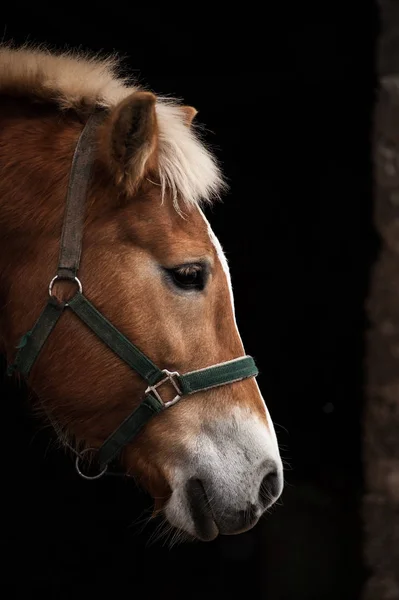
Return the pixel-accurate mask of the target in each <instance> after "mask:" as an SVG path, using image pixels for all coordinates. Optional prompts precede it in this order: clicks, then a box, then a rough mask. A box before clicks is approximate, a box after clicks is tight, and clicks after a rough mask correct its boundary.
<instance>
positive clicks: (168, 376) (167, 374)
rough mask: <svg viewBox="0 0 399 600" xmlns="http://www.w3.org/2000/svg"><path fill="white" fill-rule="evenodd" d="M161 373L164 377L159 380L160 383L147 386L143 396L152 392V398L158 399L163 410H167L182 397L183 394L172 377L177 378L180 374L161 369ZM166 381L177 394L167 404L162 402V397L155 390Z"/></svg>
mask: <svg viewBox="0 0 399 600" xmlns="http://www.w3.org/2000/svg"><path fill="white" fill-rule="evenodd" d="M162 373H165V377H164V378H163V379H161V381H158V383H155V384H154V385H149V386H148V388H147V389H146V391H145V395H147V394H149V393H150V392H152V393H153V394H154V396H155V397H156V398H158V400H159V401H160V402H161V403H162V404H163V405H164V408H168V406H172V405H173V404H176V402H178V401H179V400H180V398H181V397H182V395H183V392H182V391H181V389H180V388H179V386H178V385H177V383H176V381H175V380H174V379H173V378H174V377H179V376H180V373H178V372H177V371H168V369H162ZM167 381H169V382H170V383H171V384H172V385H173V387H174V388H175V390H176V392H177V394H176V396H175V397H174V398H172V400H169V402H164V401H163V400H162V397H161V396H160V394H159V392H158V390H157V388H159V386H161V385H163V384H164V383H166V382H167Z"/></svg>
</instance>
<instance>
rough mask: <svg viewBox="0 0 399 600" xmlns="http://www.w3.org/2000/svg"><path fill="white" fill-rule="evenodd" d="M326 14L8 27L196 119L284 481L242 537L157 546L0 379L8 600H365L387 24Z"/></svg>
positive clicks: (120, 18) (127, 503) (58, 16)
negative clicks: (366, 475)
mask: <svg viewBox="0 0 399 600" xmlns="http://www.w3.org/2000/svg"><path fill="white" fill-rule="evenodd" d="M269 4H270V3H269ZM319 4H323V9H322V12H321V9H320V8H319V9H318V12H317V11H316V12H315V9H314V8H313V7H312V10H310V9H309V11H308V14H306V11H305V9H304V7H303V6H302V7H301V10H300V11H299V10H295V9H294V8H293V6H291V5H288V4H286V3H281V4H280V8H279V9H277V8H273V9H271V8H270V6H271V4H270V6H269V5H268V6H264V7H263V8H262V11H264V12H263V14H261V11H260V6H261V5H250V4H248V5H245V6H244V5H241V6H238V5H237V6H236V8H235V9H234V7H233V8H232V7H230V6H229V8H228V10H227V8H226V9H225V10H224V14H223V12H222V13H221V14H220V15H216V14H215V11H216V9H215V7H211V8H207V7H205V6H201V7H197V6H185V7H184V9H183V8H182V9H181V10H178V11H177V14H176V15H172V14H171V12H170V10H169V9H170V8H171V7H169V6H168V7H166V8H165V9H164V10H163V13H162V12H160V9H159V8H158V7H156V6H154V7H148V9H149V10H148V11H147V12H146V14H145V15H144V14H143V15H142V14H141V13H139V11H138V10H137V7H134V6H129V7H127V6H126V7H124V6H123V5H121V7H119V8H118V7H117V6H115V7H110V6H109V7H108V11H109V18H107V19H104V16H105V17H107V14H105V15H104V14H103V18H102V19H101V21H100V19H98V18H97V17H98V13H99V12H102V11H100V9H99V6H97V7H96V10H94V11H93V12H92V13H90V11H88V16H87V15H86V17H85V18H83V15H80V14H78V13H77V12H76V10H72V9H70V8H69V9H67V7H66V6H63V7H54V6H53V9H52V11H53V13H51V12H48V13H47V16H46V17H44V16H43V18H39V16H38V14H37V11H36V10H32V9H30V10H31V13H29V14H28V13H27V12H26V9H24V10H23V11H22V9H21V11H20V12H21V14H20V15H12V16H9V17H7V15H3V16H4V19H3V23H2V30H3V34H4V40H6V41H8V40H10V39H14V41H15V42H16V43H21V42H24V41H27V40H28V41H31V42H44V43H46V44H47V45H49V46H50V47H55V48H64V47H75V48H76V47H80V48H82V49H91V50H94V51H98V50H101V51H105V52H110V51H117V52H118V53H121V54H122V55H124V56H125V57H126V58H125V65H126V67H127V68H128V69H129V70H130V71H132V70H133V72H134V73H135V75H136V77H137V78H138V80H139V81H140V82H141V83H143V84H145V85H146V86H148V87H150V88H151V89H153V90H154V91H155V92H157V93H167V94H171V95H175V96H178V97H181V98H184V101H185V103H186V104H191V105H193V106H195V107H196V108H197V109H198V110H199V113H198V117H197V119H198V120H199V121H200V122H201V123H203V124H204V125H205V126H206V128H207V133H206V138H207V141H208V142H209V143H210V144H212V145H213V147H214V149H215V151H216V153H217V155H218V157H219V158H220V160H221V162H222V164H223V168H224V171H225V173H226V175H227V177H228V179H229V183H230V192H229V193H228V194H226V196H225V197H224V201H223V203H222V204H218V205H216V206H215V207H214V208H213V209H212V210H210V211H208V218H209V219H210V221H211V224H212V226H213V228H214V231H215V232H216V234H217V235H218V237H219V239H220V241H221V243H222V245H223V247H224V249H225V251H226V254H227V257H228V260H229V263H230V268H231V272H232V279H233V287H234V292H235V299H236V313H237V320H238V324H239V327H240V331H241V334H242V337H243V340H244V343H245V346H246V349H247V351H248V352H249V353H250V354H252V355H254V356H255V358H256V360H257V363H258V365H259V366H260V369H261V374H260V376H259V383H260V385H261V388H262V391H263V394H264V396H265V398H266V400H267V403H268V407H269V410H270V411H271V414H272V417H273V419H274V421H275V423H276V432H277V435H278V438H279V442H280V445H281V451H282V456H283V459H284V462H285V466H286V474H285V475H286V488H285V491H284V494H283V496H282V498H281V501H280V502H279V504H278V506H276V507H275V508H274V509H273V510H272V514H270V515H268V516H267V517H265V519H263V520H262V522H261V523H260V524H258V525H257V526H256V528H255V529H254V530H252V531H251V532H248V533H246V534H243V535H241V536H237V537H225V538H219V539H217V540H216V541H215V542H212V543H208V544H204V543H193V544H189V545H187V544H185V545H183V546H179V547H175V548H173V549H172V550H169V549H168V547H167V546H166V545H163V543H162V540H161V541H160V542H155V543H152V544H150V545H149V544H148V541H149V538H150V536H151V534H152V533H153V531H154V529H155V527H154V526H152V525H149V526H148V527H146V528H145V529H144V530H143V531H142V532H140V526H139V524H140V519H142V518H143V511H144V510H146V509H148V507H149V506H150V501H149V499H148V498H147V496H146V495H145V494H144V493H143V492H140V491H138V490H137V489H135V488H134V486H133V484H132V483H130V482H125V481H122V480H119V479H113V478H109V479H105V480H101V481H98V482H95V483H94V482H91V483H88V482H85V481H83V480H80V479H79V478H78V477H77V476H76V474H75V472H74V469H73V465H72V464H71V462H70V460H69V459H68V458H67V457H65V456H64V455H63V453H62V452H60V451H57V449H56V447H55V446H54V444H53V443H52V439H53V438H52V433H51V431H43V430H42V428H41V426H40V424H38V423H37V422H36V421H35V420H34V418H33V417H32V415H31V414H30V411H29V408H28V405H27V403H26V398H25V394H24V391H23V390H17V389H15V388H14V387H13V385H12V384H11V383H10V381H8V380H7V379H6V378H1V382H2V383H1V388H0V392H1V397H2V398H1V406H2V408H1V423H2V426H1V430H2V435H1V445H2V478H1V481H2V484H1V489H2V493H1V497H2V501H3V502H2V504H3V510H2V513H1V514H2V525H1V529H2V534H1V540H2V544H3V545H4V548H3V559H2V561H1V563H0V564H1V565H2V566H1V570H2V571H3V574H2V577H1V579H0V581H1V583H0V586H2V587H3V588H4V590H2V592H3V591H4V592H5V597H8V598H18V599H19V598H31V597H32V598H36V597H41V598H44V597H45V598H47V597H48V598H56V599H57V600H61V599H64V598H68V599H70V598H77V597H81V596H82V597H83V596H85V597H86V598H103V597H108V596H110V597H112V596H116V595H119V594H122V593H123V594H124V595H126V597H143V595H144V594H146V595H149V596H150V597H151V598H152V597H153V596H154V597H155V596H156V595H158V594H162V597H166V598H169V597H193V598H202V597H208V598H219V597H222V598H224V597H230V598H241V597H242V596H243V594H252V595H253V596H254V597H256V598H268V599H270V600H286V599H287V600H291V599H294V598H295V600H301V599H306V600H308V599H315V600H324V599H325V600H329V599H334V600H338V599H339V600H345V599H348V600H349V599H350V600H355V599H356V598H358V597H359V593H360V589H361V585H362V581H363V580H364V577H365V576H366V575H367V573H366V572H365V569H364V567H363V563H362V530H361V520H360V512H359V508H360V501H361V494H362V464H361V414H362V404H363V401H364V399H363V382H364V372H363V366H362V360H363V353H364V334H365V330H366V328H367V322H366V319H365V314H364V302H365V297H366V294H367V284H368V276H369V270H370V266H371V264H372V260H373V258H374V256H375V254H376V250H377V242H376V238H375V234H374V232H373V228H372V164H371V141H370V136H371V126H372V110H373V103H374V100H375V90H376V75H375V51H376V38H377V33H378V23H379V21H378V18H379V17H378V12H377V9H376V7H375V6H374V5H373V4H371V3H368V2H366V1H364V2H362V3H361V4H359V6H356V4H355V3H344V4H342V5H340V3H339V2H334V3H331V4H330V3H328V2H326V3H319ZM226 6H227V5H226ZM142 9H143V7H141V10H142ZM81 10H82V9H81ZM221 10H222V9H221ZM49 11H50V9H49ZM22 13H23V15H22ZM90 14H91V16H90ZM22 16H23V19H22ZM3 379H4V381H3Z"/></svg>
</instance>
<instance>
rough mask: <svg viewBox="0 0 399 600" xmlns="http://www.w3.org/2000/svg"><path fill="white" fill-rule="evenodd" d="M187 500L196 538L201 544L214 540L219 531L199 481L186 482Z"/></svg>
mask: <svg viewBox="0 0 399 600" xmlns="http://www.w3.org/2000/svg"><path fill="white" fill-rule="evenodd" d="M187 499H188V502H189V507H190V513H191V517H192V519H193V521H194V526H195V534H196V536H197V538H198V539H200V540H201V541H203V542H210V541H212V540H214V539H215V538H216V537H217V536H218V534H219V529H218V527H217V525H216V522H215V519H214V517H213V513H212V510H211V507H210V505H209V500H208V498H207V495H206V492H205V489H204V486H203V485H202V483H201V481H200V480H199V479H190V480H189V481H188V482H187Z"/></svg>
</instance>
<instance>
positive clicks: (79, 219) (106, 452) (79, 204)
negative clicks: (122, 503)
mask: <svg viewBox="0 0 399 600" xmlns="http://www.w3.org/2000/svg"><path fill="white" fill-rule="evenodd" d="M103 118H104V111H98V112H96V113H93V114H92V115H91V117H90V118H89V119H88V121H87V123H86V125H85V127H84V129H83V131H82V133H81V135H80V137H79V141H78V143H77V146H76V149H75V153H74V157H73V161H72V168H71V173H70V179H69V185H68V192H67V199H66V207H65V215H64V222H63V228H62V235H61V243H60V253H59V260H58V269H57V274H56V275H55V277H53V279H52V280H51V282H50V284H49V290H48V291H49V300H48V302H47V304H46V306H45V307H44V309H43V311H42V313H41V314H40V316H39V318H38V319H37V321H36V323H35V324H34V326H33V328H32V329H31V330H30V331H28V332H27V333H26V334H25V335H24V336H23V337H22V338H21V340H20V342H19V344H18V346H17V350H18V351H17V354H16V357H15V361H14V364H12V365H10V367H9V369H8V372H9V373H10V374H11V373H12V372H13V371H18V372H19V373H21V375H23V376H24V377H25V378H28V377H29V373H30V371H31V369H32V367H33V365H34V363H35V361H36V359H37V358H38V356H39V354H40V352H41V350H42V348H43V346H44V345H45V343H46V340H47V338H48V337H49V335H50V333H51V332H52V331H53V329H54V327H55V326H56V324H57V322H58V320H59V318H60V317H61V315H62V314H63V312H64V311H65V310H67V309H69V310H71V311H72V312H73V313H74V314H75V315H76V316H77V317H78V318H79V319H81V321H83V322H84V323H85V325H86V326H87V327H88V328H89V329H91V331H93V332H94V333H95V334H96V335H97V337H98V338H100V340H102V341H103V342H104V344H106V345H107V346H108V347H109V348H110V349H111V350H112V351H113V352H114V353H115V354H116V355H117V356H119V358H120V359H121V360H123V361H124V362H125V363H126V364H127V365H129V367H130V368H131V369H133V370H134V371H136V372H137V373H138V374H139V375H141V377H142V378H143V379H144V380H145V381H146V382H147V389H146V390H145V394H144V399H143V400H142V401H141V403H140V404H139V406H137V407H136V408H135V409H134V410H133V412H132V413H131V414H130V415H129V416H128V417H127V418H126V419H125V420H124V421H123V422H122V423H121V424H120V425H119V427H117V429H115V431H113V432H112V433H111V435H110V436H109V437H108V438H107V439H106V440H105V441H104V443H103V444H102V446H101V447H100V448H98V449H97V448H96V449H94V448H86V449H85V450H83V451H82V452H80V453H77V460H76V468H77V471H78V473H79V474H80V475H82V476H83V477H84V478H86V479H97V478H98V477H100V476H101V475H103V474H104V473H105V472H106V471H107V469H108V466H109V464H110V463H111V461H112V460H114V459H115V458H116V457H117V455H118V454H119V453H120V451H121V450H122V449H123V448H124V446H126V444H128V443H129V442H131V441H132V440H133V438H134V437H135V436H136V435H137V434H138V432H139V431H140V430H141V428H142V427H143V426H144V425H145V424H146V423H147V422H148V421H149V420H150V419H151V418H152V417H153V416H154V415H156V414H158V413H160V412H162V411H163V410H165V409H167V408H168V407H170V406H172V405H173V404H176V402H178V401H179V400H180V399H181V398H182V397H183V396H187V395H189V394H194V393H196V392H200V391H204V390H208V389H210V388H214V387H218V386H222V385H226V384H231V383H234V382H236V381H241V380H242V379H245V378H248V377H256V375H257V374H258V369H257V367H256V365H255V362H254V360H253V358H252V357H250V356H243V357H240V358H236V359H234V360H230V361H228V362H223V363H219V364H216V365H213V366H211V367H206V368H204V369H199V370H197V371H191V372H189V373H185V374H183V375H181V374H180V373H177V372H171V371H168V370H167V369H160V368H159V367H157V366H156V365H155V364H154V363H153V362H152V361H151V360H150V359H149V358H148V356H146V355H145V354H143V352H141V350H139V348H137V347H136V346H135V345H134V344H132V343H131V342H130V341H129V340H128V339H127V338H126V337H125V336H124V335H123V334H122V333H121V332H120V331H119V330H118V329H116V327H114V326H113V325H112V323H110V322H109V321H108V319H107V318H106V317H105V316H104V315H103V314H101V313H100V312H99V311H98V310H97V309H96V308H95V307H94V306H93V304H91V302H90V301H89V300H88V299H87V298H86V297H85V296H84V295H83V287H82V284H81V282H80V280H79V279H78V277H77V274H78V269H79V264H80V256H81V250H82V238H83V225H84V217H85V204H86V196H87V190H88V187H89V183H90V176H91V171H92V166H93V163H94V157H95V149H96V131H97V127H98V126H99V124H100V123H101V122H102V120H103ZM58 280H68V281H74V282H75V283H76V286H77V291H76V293H75V295H74V296H73V298H72V299H71V300H68V302H60V301H58V300H57V299H56V298H55V296H53V292H52V290H53V286H54V284H55V282H56V281H58ZM167 382H169V384H171V385H172V386H173V388H174V391H175V396H174V398H173V399H172V400H170V401H168V402H166V401H164V400H163V399H162V396H161V393H160V391H161V390H160V388H161V386H162V385H163V384H165V383H167ZM88 451H96V452H98V456H97V458H98V464H99V469H100V470H99V473H98V474H97V475H95V476H91V477H90V476H88V475H84V474H83V473H82V471H81V469H80V468H79V460H80V459H81V458H82V457H83V454H84V453H85V452H88Z"/></svg>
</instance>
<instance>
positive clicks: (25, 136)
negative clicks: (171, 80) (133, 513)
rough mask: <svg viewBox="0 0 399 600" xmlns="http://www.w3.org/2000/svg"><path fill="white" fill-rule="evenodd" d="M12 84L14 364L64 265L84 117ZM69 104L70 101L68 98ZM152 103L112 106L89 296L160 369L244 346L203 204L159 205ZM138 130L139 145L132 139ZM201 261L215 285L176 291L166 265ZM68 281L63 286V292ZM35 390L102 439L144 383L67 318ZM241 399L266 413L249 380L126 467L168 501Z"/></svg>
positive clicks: (94, 439)
mask: <svg viewBox="0 0 399 600" xmlns="http://www.w3.org/2000/svg"><path fill="white" fill-rule="evenodd" d="M17 59H18V57H16V59H15V60H17ZM94 71H95V70H94ZM95 72H96V71H95ZM97 76H99V77H100V75H99V74H98V73H97V75H96V77H97ZM93 77H94V75H93ZM0 78H1V70H0ZM100 79H101V77H100ZM9 83H10V82H9ZM65 85H67V84H66V83H65ZM68 85H69V84H68ZM99 86H100V82H99ZM0 89H1V84H0ZM4 90H5V91H6V92H7V94H5V95H4V96H3V97H2V98H1V99H0V245H1V247H0V308H1V310H0V332H1V338H0V343H1V350H2V351H3V352H4V353H5V355H6V357H7V360H8V361H9V362H12V361H13V359H14V356H15V346H16V344H17V342H18V340H19V338H20V337H21V335H23V334H24V333H25V332H26V331H27V330H29V329H30V328H31V327H32V325H33V323H34V322H35V320H36V319H37V317H38V315H39V313H40V311H41V310H42V308H43V306H44V304H45V302H46V300H47V286H48V283H49V281H50V279H51V278H52V277H53V275H54V273H55V269H56V265H57V256H58V248H59V240H60V233H61V226H62V218H63V210H64V202H65V193H66V189H67V184H68V176H69V171H70V165H71V159H72V155H73V152H74V149H75V145H76V142H77V139H78V136H79V134H80V132H81V130H82V123H81V118H80V115H79V114H78V113H77V112H75V111H74V110H66V111H65V112H64V113H63V114H62V113H60V112H59V108H58V107H57V106H56V105H52V104H46V103H44V104H42V105H38V104H37V103H33V102H32V101H31V99H29V98H18V99H15V98H11V97H9V94H10V93H11V92H16V91H20V92H22V91H23V92H24V94H25V95H27V93H28V91H29V90H32V92H33V94H34V95H37V93H38V90H37V87H35V86H34V85H33V81H32V79H29V78H28V81H27V82H26V88H23V87H20V88H18V90H17V89H15V87H14V88H12V86H11V84H10V85H9V86H8V87H7V86H6V85H5V83H4V81H3V91H4ZM69 90H70V88H69ZM71 97H72V95H71ZM64 104H65V103H64ZM72 107H73V103H69V104H68V106H67V108H68V109H72ZM152 107H153V99H152V97H151V96H150V95H148V94H147V95H145V94H141V95H140V94H139V95H138V94H137V93H133V95H131V94H129V96H128V97H127V98H121V103H120V104H117V106H116V107H115V108H114V109H113V110H112V111H111V113H110V117H109V119H108V121H107V124H106V126H105V130H103V131H102V132H101V136H102V137H101V139H99V145H100V149H101V150H100V153H99V156H98V160H97V162H96V166H95V173H94V180H93V184H92V187H91V190H90V193H89V196H88V210H87V218H86V223H85V233H84V242H83V253H82V263H81V270H80V275H79V276H80V279H81V281H82V283H83V288H84V293H85V294H86V295H87V297H88V298H89V299H90V300H91V301H92V302H93V303H94V304H95V305H96V306H97V307H98V309H99V310H100V311H102V312H103V314H104V315H105V316H106V317H108V318H109V319H110V320H111V321H112V323H113V324H114V325H115V326H116V327H117V328H119V329H120V330H121V331H122V332H123V333H124V334H125V335H126V336H127V337H128V338H130V339H131V340H132V341H133V342H134V343H135V344H137V345H138V346H139V347H140V348H141V349H142V350H143V351H144V352H145V353H147V354H148V356H149V357H150V358H151V359H152V360H153V361H154V362H155V363H156V364H157V365H159V366H160V367H161V368H165V367H166V368H168V369H171V370H178V371H180V372H186V371H189V370H192V369H196V368H201V367H205V366H209V365H211V364H214V363H217V362H220V361H224V360H229V359H232V358H236V357H238V356H241V355H243V353H244V352H243V348H242V344H241V341H240V338H239V336H238V334H237V332H236V329H235V325H234V316H233V312H232V307H231V304H230V301H229V290H228V286H227V282H226V278H225V276H224V273H223V270H222V267H221V264H220V262H219V260H218V258H217V255H216V251H215V248H214V246H213V245H212V243H211V241H210V239H209V236H208V233H207V229H206V224H205V222H204V221H203V219H202V218H201V216H200V214H199V212H198V209H197V207H196V206H191V207H187V210H186V218H185V219H182V218H181V216H179V214H178V212H176V210H175V206H174V203H173V200H172V198H171V195H170V194H166V195H165V197H164V198H163V202H161V191H160V188H159V187H158V186H156V185H153V183H151V182H150V181H148V180H147V179H146V178H144V179H143V177H142V176H143V173H144V171H145V165H146V161H147V160H148V157H149V156H151V155H152V153H153V151H154V149H155V147H156V143H157V135H158V134H157V126H156V120H155V118H154V115H153V112H152ZM64 108H65V107H64ZM129 132H130V133H129ZM99 135H100V134H99ZM131 135H132V136H133V140H134V148H129V146H128V143H129V142H128V139H130V137H131ZM106 140H108V157H109V159H108V160H107V159H106V158H105V156H106V154H104V152H106ZM133 150H134V151H133ZM150 150H151V151H150ZM140 153H142V156H141V157H140V159H139V160H138V158H137V154H138V155H140ZM154 156H156V153H155V155H154ZM137 160H138V162H137V163H136V162H135V161H137ZM132 161H133V162H134V163H135V166H134V167H133V168H131V165H132ZM127 163H129V165H130V166H129V168H128V171H129V177H132V176H133V177H134V180H135V185H134V186H133V188H134V197H133V195H132V193H130V196H129V193H127V200H128V201H127V202H123V203H121V202H120V190H118V188H117V187H116V186H115V185H114V179H115V173H119V175H123V173H125V171H126V164H127ZM132 174H134V175H132ZM138 181H139V182H140V184H139V185H136V183H137V182H138ZM128 192H129V188H128ZM125 194H126V190H125ZM204 258H206V259H207V260H209V261H210V264H211V265H212V272H211V276H210V280H209V283H208V286H207V288H206V290H205V291H204V293H202V294H200V295H198V297H195V299H194V298H193V297H188V296H187V295H185V294H181V293H180V294H179V293H177V292H176V291H175V290H174V289H172V288H171V287H170V286H169V285H168V284H167V282H166V281H165V279H164V278H163V276H162V271H161V267H162V266H164V267H171V266H174V265H178V264H181V263H184V262H187V261H189V260H199V259H204ZM57 289H58V292H57V293H58V294H60V295H62V293H63V292H62V289H63V288H62V287H60V286H58V288H57ZM29 387H30V389H31V390H32V391H33V393H34V394H35V397H36V398H37V400H36V402H37V405H40V406H41V407H43V408H44V411H45V414H47V415H49V416H51V417H52V418H53V419H55V420H56V422H57V423H59V425H60V426H61V427H62V428H63V429H65V431H66V432H67V434H68V435H70V436H73V437H74V438H75V439H76V441H77V442H78V443H83V444H84V445H89V446H99V445H100V444H101V443H102V442H103V440H104V439H105V437H107V436H108V435H109V434H110V433H111V431H112V430H113V429H114V428H115V427H116V426H118V425H119V423H120V422H121V421H122V420H123V419H124V418H125V417H126V416H127V415H128V414H129V413H130V412H131V411H132V409H133V408H134V406H135V405H136V404H137V402H138V401H139V398H140V397H141V396H142V393H143V391H144V389H145V384H144V382H143V381H142V380H141V379H140V377H139V376H138V375H137V374H136V373H134V372H132V371H131V370H130V369H129V368H128V367H127V366H126V365H125V364H124V363H123V362H122V361H121V360H120V359H119V358H118V357H117V356H116V355H114V354H113V353H112V352H111V351H110V350H108V349H107V348H106V347H105V346H104V345H103V344H102V343H101V342H100V341H99V340H98V339H97V338H96V337H95V336H94V334H92V333H91V332H90V331H89V330H88V329H87V328H86V327H85V326H84V325H83V324H82V323H81V322H80V321H78V320H77V319H76V318H74V316H73V315H72V314H70V313H66V314H64V315H63V316H62V318H61V320H60V322H59V323H58V325H57V326H56V329H55V331H54V332H53V333H52V335H51V336H50V338H49V340H48V342H47V343H46V346H45V347H44V349H43V352H42V353H41V355H40V357H39V359H38V360H37V362H36V364H35V366H34V368H33V370H32V373H31V376H30V378H29ZM238 404H239V405H240V406H241V407H245V406H246V407H247V408H248V410H250V411H256V412H258V413H259V415H260V416H261V418H263V419H264V418H265V416H264V410H263V407H262V402H261V399H260V397H259V394H258V391H257V389H256V385H255V383H254V381H253V380H247V381H245V382H241V383H237V384H235V385H234V386H225V387H224V388H220V389H218V390H213V391H208V392H204V393H200V394H196V395H194V396H192V397H188V398H186V399H184V401H181V402H180V403H179V404H177V405H176V406H175V407H173V408H171V409H169V410H167V411H165V412H164V413H163V414H161V415H159V416H157V417H156V418H154V419H153V420H152V421H151V422H150V423H148V425H147V426H146V427H145V429H144V430H143V432H142V433H141V434H140V436H139V437H138V438H137V439H136V440H135V442H134V444H131V445H130V446H129V447H128V448H127V449H126V452H125V453H124V457H123V460H124V464H125V466H126V469H127V470H128V471H130V472H132V473H134V474H135V475H136V476H137V477H138V478H139V479H140V480H141V481H142V483H143V484H144V485H146V487H147V488H148V489H149V491H150V492H151V493H152V494H153V496H154V497H158V498H161V499H160V500H158V507H159V506H161V505H162V502H163V501H164V500H166V498H167V495H168V493H169V483H168V481H169V476H168V474H169V473H170V472H171V470H173V468H174V465H175V464H176V462H177V461H181V460H184V459H185V445H186V444H187V442H188V441H189V440H190V439H192V438H193V436H194V435H195V433H196V432H197V431H199V430H200V428H201V427H202V424H203V423H204V422H209V421H210V420H213V419H218V418H220V417H221V416H223V414H226V413H228V411H229V410H231V407H232V406H234V405H238Z"/></svg>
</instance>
